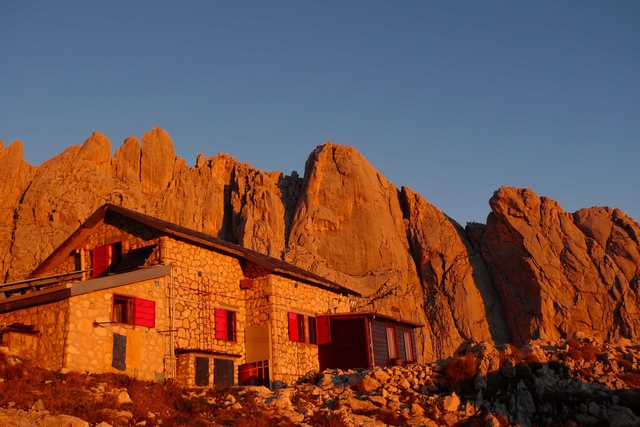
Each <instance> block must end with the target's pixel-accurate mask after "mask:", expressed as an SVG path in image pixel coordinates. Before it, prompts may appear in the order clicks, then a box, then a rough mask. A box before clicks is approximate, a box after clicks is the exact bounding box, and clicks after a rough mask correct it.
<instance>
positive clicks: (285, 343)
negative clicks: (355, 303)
mask: <svg viewBox="0 0 640 427" xmlns="http://www.w3.org/2000/svg"><path fill="white" fill-rule="evenodd" d="M269 279H270V282H271V288H272V289H273V292H274V294H273V297H270V300H272V304H273V313H272V329H271V331H272V341H273V362H272V366H271V372H272V378H273V379H274V380H275V381H282V382H284V383H291V382H294V381H296V380H298V379H299V378H300V377H302V376H304V375H305V374H306V373H307V372H309V371H313V370H318V369H319V363H318V346H317V345H316V344H310V343H308V340H309V329H308V328H309V323H308V319H305V327H306V330H305V337H306V341H307V342H295V341H291V339H290V338H289V319H288V313H289V312H295V313H298V314H302V315H304V316H309V317H316V316H317V315H321V314H327V313H348V312H349V308H350V305H349V297H343V296H340V295H339V294H337V293H334V292H331V291H327V290H324V289H321V288H319V287H316V286H312V285H308V284H305V283H302V282H299V281H296V280H293V279H289V278H286V277H282V276H279V275H271V276H270V278H269Z"/></svg>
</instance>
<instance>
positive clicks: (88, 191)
mask: <svg viewBox="0 0 640 427" xmlns="http://www.w3.org/2000/svg"><path fill="white" fill-rule="evenodd" d="M111 152H112V150H111V144H110V142H109V140H108V139H107V138H106V137H105V136H104V135H102V134H101V133H99V132H95V133H94V134H93V135H92V136H91V137H89V139H87V140H86V141H85V142H84V144H82V145H81V146H71V147H69V148H68V149H67V150H65V151H64V152H63V153H61V154H59V155H58V156H56V157H54V158H53V159H51V160H49V161H47V162H45V163H43V164H42V165H41V166H37V167H34V166H30V165H28V164H27V163H26V162H25V161H24V160H23V158H22V145H21V144H20V142H15V143H13V144H11V145H9V146H8V147H6V148H3V145H2V144H1V143H0V196H1V200H2V201H3V203H2V204H0V249H2V251H1V252H0V254H1V255H0V279H2V280H0V281H11V280H18V279H20V278H22V277H24V276H25V275H26V274H28V273H29V272H30V271H31V270H32V269H33V268H34V267H35V266H36V265H37V264H38V263H39V262H40V261H41V260H42V259H44V257H46V256H47V255H48V254H49V253H50V252H51V250H52V249H53V248H54V247H55V246H57V245H59V244H60V243H61V242H62V241H63V240H64V239H65V238H66V237H67V236H68V235H69V234H70V233H71V232H72V231H73V230H75V229H76V228H77V227H78V226H79V225H80V224H81V222H82V221H83V220H84V219H86V218H87V217H88V216H89V215H90V214H91V213H92V212H93V211H94V210H95V209H96V208H97V207H99V206H100V205H102V204H104V203H105V202H111V203H116V204H120V205H122V206H125V207H127V208H131V209H134V210H137V211H140V212H143V213H147V214H149V215H153V216H157V217H160V218H163V219H166V220H168V221H172V222H175V223H178V224H181V225H183V226H186V227H189V228H192V229H195V230H198V231H203V232H205V233H209V234H212V235H216V236H218V237H221V238H223V239H226V240H228V241H231V242H234V243H238V244H241V245H244V246H246V247H249V248H252V249H255V250H258V251H260V252H263V253H266V254H269V255H271V256H274V257H277V258H280V259H285V260H287V261H289V262H292V263H294V264H296V265H299V266H300V267H303V268H307V269H309V270H311V271H313V272H316V273H317V274H320V275H322V276H325V277H328V278H330V279H332V280H335V281H337V282H339V283H341V284H343V285H345V286H348V287H351V288H353V289H356V290H358V291H360V292H361V293H363V294H364V295H366V298H365V299H363V301H361V302H360V303H359V304H358V306H357V307H355V308H356V309H360V310H376V311H379V312H382V313H385V314H389V315H392V316H396V317H402V318H404V319H409V320H413V321H416V322H421V323H424V324H425V325H426V326H425V327H424V328H422V330H421V331H420V332H419V340H418V341H419V342H418V347H419V349H420V353H421V354H422V355H423V356H424V358H425V359H426V360H433V359H434V358H436V357H439V356H447V355H449V354H451V353H452V352H453V351H454V350H455V349H456V348H457V347H458V346H459V345H460V343H461V342H463V341H465V340H467V339H470V338H473V339H476V340H489V341H491V340H493V341H495V342H498V343H500V342H504V341H509V340H514V341H516V342H523V341H526V340H527V339H529V338H532V337H533V338H535V337H545V336H546V337H550V338H559V337H568V336H570V335H571V334H573V333H575V332H583V333H585V334H593V335H598V336H599V337H601V338H617V337H630V338H637V337H638V333H639V332H638V331H640V328H639V326H640V313H639V311H640V309H639V305H638V304H639V301H640V297H639V289H638V288H639V285H640V268H639V266H640V250H639V248H640V244H639V240H640V226H639V225H638V224H637V223H635V222H634V221H633V220H632V219H631V218H628V217H627V216H626V215H624V213H622V212H621V211H619V210H614V209H611V208H590V209H583V210H580V211H578V212H576V213H575V214H570V213H566V212H564V211H563V210H562V208H561V207H560V206H559V205H558V204H557V203H556V202H554V201H552V200H549V199H547V198H544V197H542V198H540V197H538V196H537V195H535V194H534V193H533V192H532V191H531V190H526V189H514V188H506V187H504V188H501V189H500V190H499V191H497V192H496V194H495V195H494V196H493V198H492V199H491V200H490V206H491V209H492V213H491V214H490V215H489V217H488V219H487V225H486V226H484V225H482V224H475V223H474V224H468V225H467V227H466V228H462V227H461V226H460V225H459V224H457V223H456V222H455V221H453V220H452V219H450V218H449V217H447V216H446V215H445V214H444V213H443V212H442V211H440V210H439V209H437V208H436V207H434V206H432V205H430V204H429V203H428V202H427V201H426V200H425V199H424V198H422V196H420V195H418V194H416V193H414V192H413V191H411V190H410V189H408V188H402V189H401V190H398V188H397V187H395V186H394V185H393V184H391V183H390V182H389V181H387V180H386V179H385V178H384V177H383V176H382V175H381V174H380V173H379V172H378V171H376V170H375V169H374V168H373V167H372V166H371V165H370V164H369V163H368V162H367V161H366V159H364V158H363V157H362V155H361V154H360V153H358V152H357V151H356V150H355V149H353V148H351V147H346V146H341V145H337V144H331V143H327V144H324V145H321V146H318V147H317V148H316V149H315V150H314V151H313V152H312V153H311V155H310V157H309V159H308V161H307V163H306V166H305V173H304V177H303V178H300V177H299V176H298V174H297V173H295V172H293V173H291V175H290V176H285V175H283V174H282V173H279V172H270V173H266V172H263V171H260V170H257V169H255V168H253V167H251V166H250V165H248V164H246V163H241V162H238V161H236V160H235V158H234V157H230V156H228V155H226V154H219V155H218V156H213V157H205V156H204V155H200V156H198V158H197V160H196V164H195V166H193V167H189V166H188V165H187V163H186V162H185V161H184V160H183V159H181V158H180V157H177V156H176V153H175V150H174V145H173V141H172V139H171V137H170V136H169V134H168V133H167V132H165V131H164V130H162V129H160V128H154V129H152V130H151V132H145V133H143V135H142V143H141V142H140V140H139V139H138V138H136V137H133V136H132V137H129V138H127V139H126V140H125V141H124V143H123V144H122V146H121V147H119V148H118V149H116V150H115V153H114V154H113V156H112V154H111Z"/></svg>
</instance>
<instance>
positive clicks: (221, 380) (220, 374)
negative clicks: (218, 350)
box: [213, 359, 235, 387]
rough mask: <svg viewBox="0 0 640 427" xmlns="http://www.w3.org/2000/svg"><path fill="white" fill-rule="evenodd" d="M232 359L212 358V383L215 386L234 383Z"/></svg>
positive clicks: (227, 385)
mask: <svg viewBox="0 0 640 427" xmlns="http://www.w3.org/2000/svg"><path fill="white" fill-rule="evenodd" d="M234 379H235V378H234V375H233V360H225V359H213V384H214V385H215V386H217V387H229V386H232V385H234Z"/></svg>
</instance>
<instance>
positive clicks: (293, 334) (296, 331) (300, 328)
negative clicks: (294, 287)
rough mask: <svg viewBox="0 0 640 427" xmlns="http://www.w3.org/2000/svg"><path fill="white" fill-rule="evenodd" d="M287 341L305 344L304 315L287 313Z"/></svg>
mask: <svg viewBox="0 0 640 427" xmlns="http://www.w3.org/2000/svg"><path fill="white" fill-rule="evenodd" d="M288 317H289V339H290V340H291V341H297V342H306V340H305V321H304V315H302V314H298V313H292V312H289V314H288Z"/></svg>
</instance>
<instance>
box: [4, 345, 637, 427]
mask: <svg viewBox="0 0 640 427" xmlns="http://www.w3.org/2000/svg"><path fill="white" fill-rule="evenodd" d="M3 354H4V356H3V357H2V359H3V363H2V364H1V366H2V368H1V369H0V406H1V408H0V425H2V426H11V427H34V426H38V427H88V426H90V425H92V426H96V427H109V426H113V427H116V426H158V425H163V426H169V427H171V426H182V425H184V426H247V427H248V426H252V427H260V426H324V427H345V426H348V427H352V426H353V427H355V426H367V427H383V426H386V425H390V426H449V427H451V426H473V427H476V426H486V427H497V426H516V425H517V426H594V427H595V426H612V427H613V426H615V427H623V426H628V427H632V426H640V345H638V344H637V343H632V342H629V341H624V342H618V343H616V344H612V343H604V344H602V343H598V342H594V341H591V340H588V339H582V340H576V339H573V340H569V341H561V342H548V341H545V342H543V341H531V342H529V343H527V344H526V345H525V346H523V347H522V348H520V349H516V348H515V347H513V346H510V345H506V346H502V347H498V348H495V347H493V346H490V345H488V344H486V343H476V342H473V341H467V342H465V343H463V344H462V345H461V346H460V348H458V350H457V351H456V353H455V354H454V355H453V356H452V357H450V358H448V359H446V360H438V361H437V362H434V363H430V364H415V365H410V366H398V367H393V368H385V369H379V368H376V369H374V370H373V371H367V370H352V371H340V370H331V371H325V372H323V373H318V372H311V373H309V374H308V375H307V376H306V377H305V378H302V379H300V381H299V382H298V383H297V384H291V385H289V386H288V387H285V388H281V389H278V390H275V391H271V390H269V389H267V388H265V387H234V388H230V389H224V390H219V389H211V388H206V389H205V388H199V389H197V388H196V389H183V388H179V387H177V386H175V385H172V384H166V385H161V384H152V383H144V382H140V381H136V380H133V379H130V378H127V377H124V376H119V375H110V374H107V375H105V374H103V375H89V374H80V373H74V372H69V373H60V372H48V371H42V370H38V369H36V368H34V367H33V366H31V365H30V364H29V362H28V361H25V362H23V361H20V360H19V359H17V358H16V357H14V356H12V355H11V354H10V353H7V352H6V351H5V352H4V353H3Z"/></svg>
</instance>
